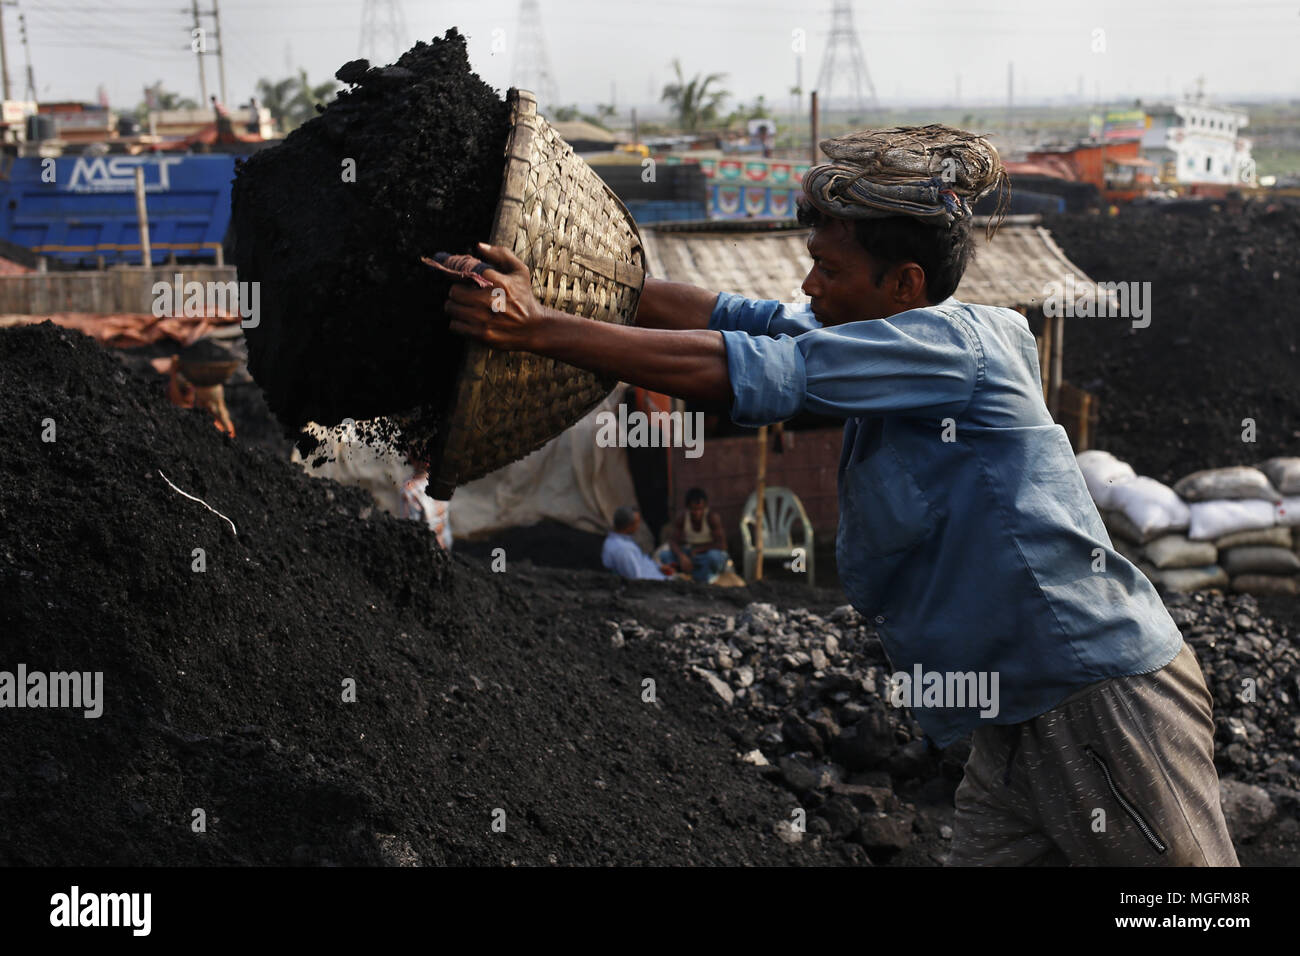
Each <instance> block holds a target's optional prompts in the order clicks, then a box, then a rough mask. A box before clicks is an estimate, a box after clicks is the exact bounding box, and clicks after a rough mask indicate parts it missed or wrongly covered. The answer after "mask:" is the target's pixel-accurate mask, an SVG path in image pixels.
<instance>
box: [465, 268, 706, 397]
mask: <svg viewBox="0 0 1300 956" xmlns="http://www.w3.org/2000/svg"><path fill="white" fill-rule="evenodd" d="M479 251H480V254H482V255H483V256H484V258H486V259H487V260H488V261H489V262H492V263H494V264H495V267H494V268H492V269H488V270H486V271H485V272H484V273H483V276H484V278H486V279H487V280H488V281H490V282H492V283H493V285H494V286H495V288H491V289H480V288H477V287H474V288H471V287H467V286H464V285H459V284H457V285H453V286H452V287H451V292H450V294H449V295H448V297H447V304H446V306H445V309H446V312H447V314H448V315H449V316H450V317H451V330H452V331H453V332H457V333H459V334H462V335H471V336H473V337H474V338H476V339H478V340H479V341H481V342H483V343H485V344H486V345H490V346H492V347H493V348H497V349H502V350H505V351H516V350H521V349H522V350H525V351H528V352H534V353H536V354H538V355H546V356H549V357H550V358H555V359H559V360H560V361H561V362H566V363H568V364H569V365H575V366H577V367H578V368H584V369H588V370H590V371H593V372H601V373H604V374H606V375H609V376H611V377H613V378H617V379H620V380H621V381H624V382H629V383H631V384H633V385H639V386H641V387H642V388H648V389H650V390H651V391H654V392H665V393H667V394H669V395H675V396H677V397H679V398H687V399H694V400H696V401H703V402H710V403H713V404H717V405H722V406H724V407H729V406H730V405H731V384H730V380H729V378H728V375H727V350H726V347H725V346H724V345H723V342H722V333H720V332H710V331H706V330H704V329H703V328H700V329H687V330H676V329H643V328H637V327H635V326H622V325H614V324H612V323H609V322H593V321H591V320H590V319H585V318H582V317H581V316H576V315H568V314H566V313H564V312H559V311H557V310H555V309H552V308H548V307H546V306H543V305H541V304H540V303H539V302H538V301H537V300H536V299H535V298H534V297H533V292H532V285H531V283H530V282H529V278H528V267H527V266H525V265H524V264H523V263H522V262H521V261H520V260H519V259H518V258H517V257H516V256H515V255H514V254H513V253H511V252H510V251H509V250H508V249H505V248H503V247H499V246H487V245H480V249H479ZM685 288H688V289H689V288H691V287H689V286H687V287H685ZM683 297H684V298H685V299H687V300H689V299H690V298H691V296H690V294H688V293H682V294H681V296H678V295H677V294H675V293H674V294H670V296H669V298H668V299H667V300H666V301H668V302H674V301H680V300H681V299H682V298H683ZM653 298H654V296H652V299H653ZM695 301H696V303H697V305H698V304H699V303H700V302H701V301H702V300H700V299H699V297H696V300H695ZM658 308H660V307H659V306H655V305H652V311H651V314H652V316H659V317H663V316H664V315H665V314H666V312H659V311H656V309H658ZM687 311H688V314H694V315H698V311H697V312H691V311H690V310H689V309H688V310H687ZM707 321H708V315H707V313H706V314H705V323H706V324H707Z"/></svg>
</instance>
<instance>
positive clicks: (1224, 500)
mask: <svg viewBox="0 0 1300 956" xmlns="http://www.w3.org/2000/svg"><path fill="white" fill-rule="evenodd" d="M1285 461H1286V460H1285V459H1274V462H1270V463H1269V464H1270V467H1271V466H1273V465H1274V463H1276V464H1277V467H1276V468H1274V469H1273V470H1275V471H1276V472H1277V473H1278V474H1279V475H1282V476H1284V477H1286V466H1285ZM1174 489H1175V490H1176V491H1177V492H1178V493H1179V494H1180V495H1182V496H1183V498H1185V499H1186V500H1187V501H1188V502H1189V506H1190V509H1191V512H1192V522H1191V528H1190V530H1189V532H1188V537H1189V538H1191V539H1193V540H1213V541H1214V542H1215V544H1216V546H1217V547H1218V548H1219V564H1220V565H1221V566H1222V567H1223V570H1224V571H1225V572H1226V573H1227V575H1228V577H1229V579H1230V580H1231V583H1232V589H1233V590H1234V591H1248V592H1252V593H1257V594H1297V593H1300V557H1297V555H1296V553H1295V552H1294V551H1293V550H1292V544H1293V542H1292V537H1293V536H1292V533H1291V528H1290V526H1289V525H1288V524H1283V523H1281V520H1280V519H1282V518H1284V517H1289V514H1288V513H1287V508H1286V505H1285V500H1286V499H1285V496H1284V495H1282V494H1281V493H1280V492H1279V491H1278V489H1277V488H1276V487H1274V485H1273V483H1272V482H1271V481H1270V480H1269V476H1268V474H1267V473H1266V472H1265V471H1262V470H1260V469H1259V468H1249V467H1245V466H1237V467H1233V468H1214V469H1210V470H1208V471H1198V472H1195V473H1193V474H1190V475H1188V476H1187V477H1185V478H1183V479H1182V480H1181V481H1179V482H1178V483H1177V484H1176V485H1174Z"/></svg>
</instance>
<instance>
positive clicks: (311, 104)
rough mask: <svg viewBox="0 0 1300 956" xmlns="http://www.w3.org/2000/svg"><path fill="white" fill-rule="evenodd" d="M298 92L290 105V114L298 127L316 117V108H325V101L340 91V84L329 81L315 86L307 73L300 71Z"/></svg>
mask: <svg viewBox="0 0 1300 956" xmlns="http://www.w3.org/2000/svg"><path fill="white" fill-rule="evenodd" d="M297 83H298V92H297V95H295V96H294V98H293V100H292V101H291V104H290V114H291V115H292V117H293V119H294V120H295V123H294V125H295V126H298V125H301V124H303V123H305V122H307V121H308V120H309V119H311V118H312V117H313V116H315V115H316V113H317V110H316V107H318V106H324V105H325V101H326V100H327V99H329V98H330V97H331V96H333V95H334V93H335V92H337V90H338V84H337V83H335V82H334V81H333V80H327V81H326V82H324V83H319V84H317V85H315V86H313V85H312V84H311V81H310V80H308V79H307V71H306V70H304V69H299V70H298V78H297Z"/></svg>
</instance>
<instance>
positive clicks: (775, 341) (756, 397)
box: [719, 329, 807, 427]
mask: <svg viewBox="0 0 1300 956" xmlns="http://www.w3.org/2000/svg"><path fill="white" fill-rule="evenodd" d="M719 331H721V332H722V342H723V345H724V346H725V347H726V350H727V374H728V375H729V376H730V378H731V391H732V395H733V396H734V401H733V403H732V406H731V420H732V421H733V422H735V423H736V424H737V425H747V426H751V427H753V426H758V425H770V424H772V423H773V422H783V421H785V420H786V419H787V418H793V417H794V416H795V415H796V414H798V412H799V409H801V408H802V407H803V403H804V397H805V395H806V390H807V374H806V372H805V369H804V358H803V353H802V352H801V351H800V350H799V346H798V344H797V343H796V342H795V340H794V339H793V338H791V337H790V336H788V335H781V336H778V337H776V338H769V337H767V336H756V335H753V334H751V333H747V332H740V331H729V330H723V329H720V330H719Z"/></svg>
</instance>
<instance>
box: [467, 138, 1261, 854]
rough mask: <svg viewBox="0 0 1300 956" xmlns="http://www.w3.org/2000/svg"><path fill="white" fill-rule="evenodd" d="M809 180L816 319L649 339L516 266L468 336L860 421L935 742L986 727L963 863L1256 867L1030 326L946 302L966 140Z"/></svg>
mask: <svg viewBox="0 0 1300 956" xmlns="http://www.w3.org/2000/svg"><path fill="white" fill-rule="evenodd" d="M821 146H822V150H823V152H825V153H826V155H827V156H829V157H830V158H831V159H832V160H833V162H832V163H829V164H825V165H822V166H816V167H814V168H813V169H811V170H810V171H809V173H808V175H807V176H806V177H805V180H804V183H803V187H804V198H803V199H802V200H801V202H800V213H799V214H800V220H801V221H802V222H804V223H805V224H806V225H809V226H811V232H810V234H809V238H808V253H809V255H810V257H811V258H812V262H813V265H812V268H811V270H810V271H809V273H808V276H807V278H805V280H804V283H803V291H804V293H805V294H806V295H807V296H808V297H809V298H810V300H811V301H810V302H809V303H808V304H807V305H799V306H795V305H789V304H784V303H781V302H776V301H751V300H747V299H744V298H741V297H740V296H738V295H735V294H731V293H725V292H724V293H721V294H718V293H714V292H710V291H707V290H704V289H698V288H695V287H692V286H688V285H683V284H679V283H669V282H663V281H659V280H655V279H647V280H646V285H645V289H644V292H643V295H642V298H641V302H640V306H639V311H638V314H637V322H638V326H639V327H620V326H614V325H608V324H602V323H593V322H591V321H589V320H586V319H583V318H579V317H575V316H569V315H565V314H563V313H560V312H557V311H555V310H553V309H549V308H545V307H543V306H541V305H540V304H539V303H537V302H536V300H535V299H534V298H533V296H532V291H531V286H530V279H529V275H528V270H527V268H526V267H525V266H524V265H523V263H522V262H520V261H519V260H518V259H517V258H516V257H515V256H514V255H513V254H511V253H510V252H509V251H508V250H505V249H502V248H498V247H488V246H482V247H480V251H481V253H482V254H483V256H484V257H485V258H487V259H489V260H490V261H491V262H492V263H493V264H494V265H495V266H496V268H495V269H493V270H489V271H488V272H487V273H485V276H486V278H488V279H489V280H491V281H492V283H493V284H494V285H495V286H497V287H499V288H500V289H502V290H504V293H505V294H504V297H502V298H503V299H504V301H501V300H498V301H497V304H496V307H495V308H494V307H493V304H492V303H493V300H492V298H491V296H492V294H493V290H477V289H467V288H460V287H457V288H455V289H453V291H452V293H451V296H450V299H449V301H448V303H447V306H446V311H447V313H448V314H449V315H450V317H451V328H452V330H453V331H457V332H460V333H463V334H468V335H473V336H475V337H477V338H479V339H480V340H482V341H483V342H485V343H487V344H488V345H491V346H493V347H496V348H501V349H526V350H528V351H532V352H536V353H538V354H542V355H547V356H551V357H553V358H557V359H559V360H561V361H564V362H568V363H569V364H572V365H576V366H579V367H582V368H588V369H592V370H596V371H600V372H603V373H606V374H608V375H610V376H613V377H617V378H619V379H622V380H624V381H628V382H633V383H635V384H637V385H640V386H642V387H645V388H650V389H653V390H655V391H659V392H665V393H668V394H671V395H677V396H681V397H683V398H688V399H694V400H697V401H703V402H714V403H718V404H719V405H722V406H724V407H730V409H731V415H732V418H733V420H734V421H736V422H738V423H740V424H744V425H760V424H766V423H770V422H777V421H783V420H785V419H788V418H790V417H792V416H794V415H796V414H797V413H799V412H800V411H804V410H807V411H812V412H816V413H819V414H823V415H833V416H836V417H840V418H843V419H845V421H846V424H845V431H844V444H843V450H842V454H841V459H840V467H839V480H840V524H839V532H838V537H837V542H836V546H837V559H838V566H839V573H840V578H841V580H842V582H843V585H844V589H845V591H846V593H847V595H848V597H849V599H850V601H851V602H852V603H853V605H854V606H855V607H856V608H857V609H858V611H859V612H861V613H862V614H864V615H866V616H867V618H868V619H869V620H870V621H872V622H873V623H874V624H875V626H876V629H877V630H878V632H879V634H880V637H881V640H882V642H883V644H884V646H885V649H886V651H887V652H888V654H889V657H890V660H891V662H892V664H893V666H894V667H895V669H896V671H897V673H896V674H895V684H894V686H893V689H892V691H891V694H892V697H893V700H894V703H896V704H906V705H907V706H910V707H911V708H912V710H913V713H914V715H915V717H916V719H917V721H918V723H920V725H921V727H922V728H923V729H924V730H925V731H926V733H927V735H928V736H929V737H931V738H932V739H933V740H934V741H935V742H936V743H937V744H938V745H939V746H941V747H946V746H948V745H950V744H952V743H955V742H956V741H958V740H959V739H961V738H962V737H964V736H965V735H966V734H967V733H971V732H972V731H973V736H972V750H971V757H970V759H969V761H968V762H967V765H966V774H965V778H964V779H963V782H962V785H961V786H960V787H959V788H958V792H957V797H956V805H957V818H956V823H955V826H954V849H953V854H952V858H953V861H954V862H957V863H998V864H1005V865H1042V864H1066V863H1070V864H1112V865H1113V864H1135V865H1170V864H1175V865H1236V864H1237V859H1236V855H1235V852H1234V850H1233V847H1232V842H1231V839H1230V838H1229V836H1228V833H1227V828H1226V825H1225V823H1224V820H1223V815H1222V811H1221V809H1220V805H1219V797H1218V778H1217V774H1216V773H1215V769H1214V764H1213V736H1214V725H1213V721H1212V719H1211V705H1212V698H1211V697H1210V694H1209V692H1208V690H1207V689H1206V687H1205V682H1204V679H1203V677H1202V675H1201V672H1200V668H1199V666H1198V664H1197V662H1196V659H1195V656H1194V654H1193V653H1192V651H1191V649H1190V648H1188V647H1187V646H1186V645H1185V644H1184V643H1183V640H1182V636H1181V634H1180V633H1179V631H1178V628H1177V627H1176V625H1175V624H1174V623H1173V621H1172V619H1171V618H1170V617H1169V615H1168V613H1167V612H1166V610H1165V608H1164V605H1163V603H1162V602H1161V601H1160V598H1159V596H1158V595H1157V594H1156V593H1155V591H1154V589H1153V588H1152V586H1151V584H1150V583H1149V582H1148V581H1147V579H1146V578H1145V577H1144V576H1143V575H1142V574H1141V573H1140V572H1139V571H1138V570H1137V569H1136V568H1135V567H1134V566H1133V565H1132V564H1130V563H1129V562H1128V561H1126V560H1125V559H1124V558H1122V557H1121V556H1120V555H1119V554H1117V553H1116V552H1115V551H1114V550H1113V548H1112V547H1111V541H1110V538H1109V536H1108V535H1107V533H1106V530H1105V528H1104V526H1103V525H1102V523H1101V519H1100V517H1099V515H1098V513H1097V510H1096V507H1095V506H1094V505H1093V503H1092V500H1091V498H1090V497H1089V495H1088V492H1087V488H1086V486H1085V484H1084V482H1083V478H1082V475H1081V474H1080V472H1079V470H1078V467H1077V465H1076V463H1075V460H1074V455H1073V452H1072V449H1071V447H1070V443H1069V440H1068V438H1067V437H1066V435H1065V432H1064V430H1063V429H1062V428H1061V427H1060V426H1058V425H1056V424H1055V423H1054V422H1053V421H1052V419H1051V416H1050V415H1049V413H1048V411H1047V408H1046V406H1045V404H1044V402H1043V397H1042V384H1041V380H1040V377H1039V371H1038V353H1037V349H1036V346H1035V342H1034V338H1033V335H1032V334H1031V332H1030V330H1029V328H1028V324H1027V322H1026V321H1025V319H1024V317H1023V316H1021V315H1020V314H1019V313H1016V312H1013V311H1011V310H1008V309H1002V308H993V307H988V306H981V305H974V304H967V303H963V302H960V301H958V300H957V299H955V298H953V293H954V291H955V290H956V288H957V285H958V283H959V282H960V280H961V277H962V274H963V272H964V270H965V268H966V264H967V263H968V261H969V259H970V257H971V255H972V254H973V245H972V240H971V236H970V206H971V204H972V203H973V202H975V201H976V200H977V199H978V198H979V197H981V196H983V195H985V194H987V193H989V192H990V191H991V190H992V189H994V188H997V187H999V186H1005V182H1006V179H1005V173H1003V171H1002V169H1001V164H1000V162H999V161H998V160H997V157H996V153H995V152H994V151H993V150H992V147H991V146H989V145H988V144H987V142H986V141H984V140H982V139H981V138H979V137H974V136H972V135H971V134H968V133H962V132H960V131H955V130H950V129H947V128H946V127H923V128H913V129H905V130H885V131H879V132H872V133H863V134H851V135H849V136H847V137H841V138H839V139H837V140H827V141H825V142H823V143H822V144H821Z"/></svg>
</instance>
